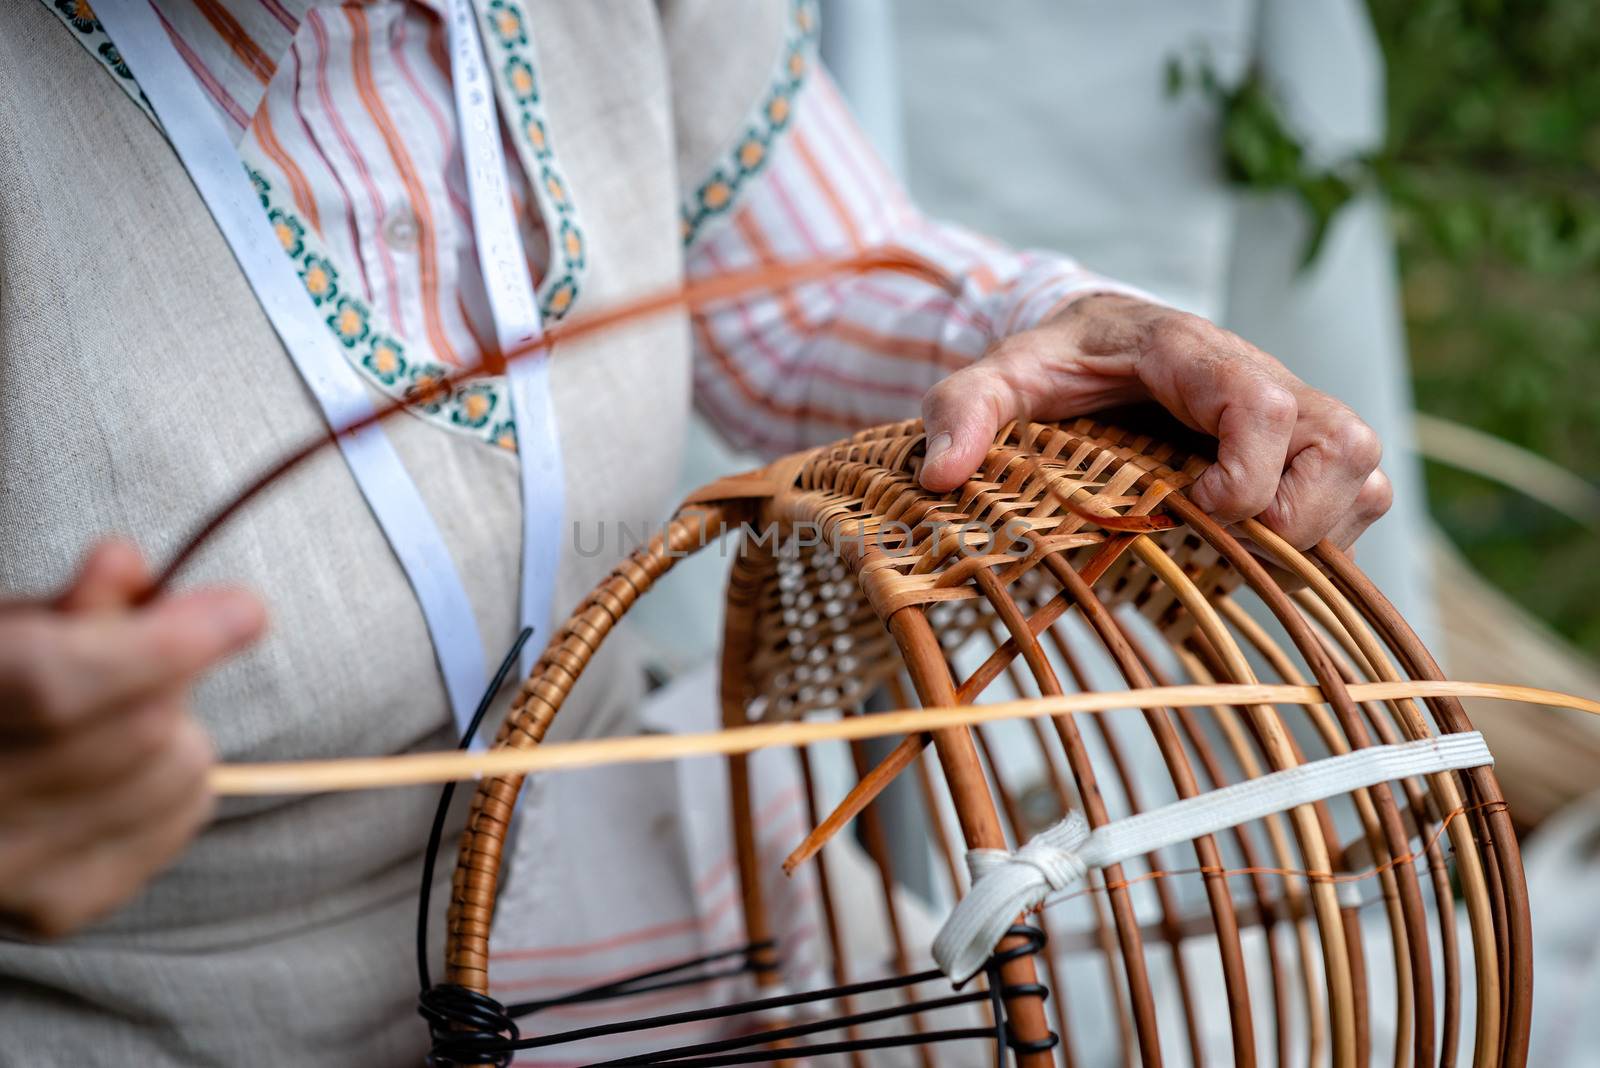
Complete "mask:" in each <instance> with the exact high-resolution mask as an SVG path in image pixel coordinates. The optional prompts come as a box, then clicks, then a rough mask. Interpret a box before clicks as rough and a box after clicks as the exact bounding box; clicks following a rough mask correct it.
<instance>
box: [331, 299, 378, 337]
mask: <svg viewBox="0 0 1600 1068" xmlns="http://www.w3.org/2000/svg"><path fill="white" fill-rule="evenodd" d="M371 318H372V312H371V311H370V310H369V309H368V308H367V306H366V305H365V304H363V303H362V302H361V301H359V300H356V299H355V298H354V297H340V298H339V303H338V304H336V305H334V309H333V314H332V315H330V316H328V325H329V326H330V327H332V328H333V336H334V337H336V338H338V339H339V340H340V342H342V343H343V344H344V347H345V348H347V349H353V348H355V347H356V344H357V343H358V342H360V341H363V340H365V339H366V336H367V332H368V330H369V329H370V327H369V325H368V321H369V320H370V319H371Z"/></svg>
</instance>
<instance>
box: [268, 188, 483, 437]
mask: <svg viewBox="0 0 1600 1068" xmlns="http://www.w3.org/2000/svg"><path fill="white" fill-rule="evenodd" d="M245 170H246V172H247V173H248V174H249V175H250V181H251V184H252V185H254V186H255V188H256V192H257V193H258V194H260V196H261V203H262V206H263V207H264V208H265V209H266V212H267V219H268V221H269V222H270V223H271V224H272V229H273V232H274V233H276V234H277V236H278V241H279V242H280V243H281V244H282V245H283V250H284V252H285V253H286V254H287V255H288V256H289V257H290V258H291V259H292V260H294V263H295V267H296V269H297V270H298V272H299V274H300V281H301V282H302V283H304V285H305V287H306V292H307V293H308V294H309V295H310V297H311V300H312V302H313V303H315V304H316V305H317V306H318V307H319V308H322V309H324V310H325V311H326V312H327V315H326V321H327V324H328V329H329V330H330V331H332V332H333V336H334V337H335V338H337V339H338V340H339V342H340V343H341V344H342V345H343V346H344V348H345V350H346V351H347V352H348V353H349V354H350V363H351V365H352V366H353V367H355V368H356V370H357V371H359V372H360V373H361V374H362V376H363V377H364V378H366V379H367V381H369V382H371V383H372V384H373V385H374V386H376V387H378V389H380V390H381V391H382V392H384V393H385V394H387V395H388V396H390V397H393V398H395V399H396V400H409V401H412V407H411V411H412V412H413V413H414V414H416V415H418V416H420V417H421V418H423V419H426V420H427V421H428V422H430V423H433V424H434V425H435V426H440V427H445V428H448V429H450V430H454V431H458V432H462V433H470V434H472V436H474V437H476V438H478V439H479V440H480V441H484V442H486V443H489V444H493V445H497V446H502V447H503V446H504V445H505V441H506V440H507V434H508V429H509V426H510V420H509V419H508V418H506V416H507V414H508V412H509V401H508V400H507V399H506V394H505V379H504V378H498V377H497V378H483V379H477V380H475V381H473V382H470V383H467V384H466V385H462V386H458V387H456V388H454V389H453V390H451V391H450V392H449V393H441V391H440V390H439V389H438V386H439V384H440V383H441V382H442V381H443V380H444V379H445V377H446V376H447V375H448V374H449V373H450V369H449V368H447V367H445V366H444V365H443V364H439V363H435V362H432V361H417V360H413V359H412V358H411V356H410V354H409V353H408V351H407V349H406V344H405V342H404V341H401V340H400V339H399V338H398V337H396V336H394V335H393V334H391V333H389V332H388V331H386V330H385V329H384V328H383V327H382V325H381V324H380V322H379V318H378V315H377V313H376V312H374V311H373V310H372V309H371V308H370V307H368V306H367V304H366V302H364V301H362V300H360V299H359V298H357V297H355V296H353V295H351V294H348V293H342V292H340V286H339V271H338V269H337V268H335V267H334V266H333V264H332V263H331V262H330V261H329V259H328V256H327V254H326V253H325V252H324V251H323V250H322V249H320V248H319V247H317V235H316V232H315V231H314V230H311V229H310V228H308V227H307V226H306V225H305V223H303V222H301V221H300V219H299V218H298V217H297V216H296V215H295V214H294V213H293V212H292V211H290V210H289V209H288V208H285V207H282V206H281V205H278V204H276V203H275V202H274V200H273V190H272V183H271V182H269V181H268V180H267V179H266V178H265V177H264V176H262V175H261V174H260V173H259V172H257V171H255V170H253V169H251V168H249V167H246V168H245ZM509 440H511V441H512V442H513V444H512V446H511V447H512V448H515V435H514V434H512V435H511V437H510V439H509Z"/></svg>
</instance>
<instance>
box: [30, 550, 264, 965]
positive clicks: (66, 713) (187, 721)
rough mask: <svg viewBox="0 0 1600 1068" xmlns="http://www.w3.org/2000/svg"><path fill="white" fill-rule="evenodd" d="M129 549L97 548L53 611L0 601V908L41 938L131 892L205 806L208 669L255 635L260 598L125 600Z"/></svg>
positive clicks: (133, 555) (130, 578) (131, 571)
mask: <svg viewBox="0 0 1600 1068" xmlns="http://www.w3.org/2000/svg"><path fill="white" fill-rule="evenodd" d="M149 581H150V576H149V574H148V573H147V571H146V569H145V566H144V563H143V561H142V560H141V559H140V557H139V554H138V552H137V551H136V550H135V549H133V548H132V547H131V546H130V545H128V544H126V543H124V542H115V541H113V542H106V543H104V544H102V545H100V546H99V547H98V548H96V549H95V550H94V552H92V553H91V554H90V556H89V558H88V560H87V561H86V562H85V563H84V566H83V569H82V571H81V572H80V573H79V575H78V577H77V578H76V579H75V580H74V581H73V584H72V586H71V588H70V589H68V590H67V592H66V593H65V594H63V595H62V597H61V598H60V599H59V600H58V601H57V602H56V603H55V604H53V605H39V604H29V605H17V604H13V605H0V915H4V916H5V917H7V918H8V919H10V920H12V921H14V922H16V923H18V924H20V925H21V926H22V927H23V928H24V929H25V930H28V931H31V932H34V933H37V934H40V935H44V936H47V937H52V936H59V935H63V934H66V933H68V932H70V931H72V930H74V929H76V928H78V927H81V926H83V925H84V924H86V923H88V922H89V921H91V920H93V919H95V918H97V917H99V916H100V915H102V914H103V913H105V912H107V911H108V910H110V909H111V908H113V907H115V906H116V905H119V904H121V903H122V902H123V901H125V900H126V899H128V898H129V897H131V896H132V895H133V894H134V893H135V892H136V891H137V890H138V889H139V888H140V887H141V886H143V885H144V883H145V882H146V880H148V879H149V878H150V877H151V876H152V875H154V874H155V873H156V872H158V871H159V870H160V869H161V868H163V867H165V866H166V864H167V863H168V862H169V861H171V860H172V858H173V857H174V856H176V855H177V854H178V852H179V851H180V850H181V849H182V848H183V846H184V845H185V844H187V843H188V841H189V840H190V838H192V837H193V836H194V834H195V833H196V832H197V831H198V830H199V829H200V827H201V826H202V824H203V823H204V822H205V820H206V819H207V817H208V815H209V813H210V811H211V795H210V792H209V790H208V788H207V785H206V773H207V771H208V769H209V768H210V767H211V764H212V761H213V756H212V750H211V743H210V740H209V739H208V738H207V736H206V734H205V731H204V730H202V729H201V727H200V724H199V723H198V722H197V721H196V720H195V719H194V717H193V716H192V715H191V714H190V712H189V689H190V686H191V684H192V683H193V682H194V679H195V677H196V676H197V675H199V674H200V673H201V672H203V671H205V670H206V669H207V668H209V667H211V666H213V665H215V664H216V663H217V662H218V661H220V660H222V659H223V658H225V657H227V656H229V655H231V654H232V653H234V652H236V651H238V650H239V649H241V648H243V647H244V646H245V645H248V644H249V643H250V642H251V641H253V640H254V639H255V638H256V637H257V636H258V635H259V634H260V633H261V631H262V629H263V626H264V621H265V616H264V614H263V611H262V608H261V605H260V604H259V603H258V602H257V601H256V600H255V598H254V597H252V596H250V595H248V594H245V593H239V592H234V591H227V590H208V591H199V592H194V593H185V594H180V595H176V596H167V597H162V598H160V599H159V600H157V601H155V602H154V603H152V604H150V605H148V606H145V607H140V608H134V607H131V602H132V601H133V599H134V598H135V597H136V596H137V595H138V593H139V592H140V591H141V590H143V589H144V588H145V586H146V584H148V583H149Z"/></svg>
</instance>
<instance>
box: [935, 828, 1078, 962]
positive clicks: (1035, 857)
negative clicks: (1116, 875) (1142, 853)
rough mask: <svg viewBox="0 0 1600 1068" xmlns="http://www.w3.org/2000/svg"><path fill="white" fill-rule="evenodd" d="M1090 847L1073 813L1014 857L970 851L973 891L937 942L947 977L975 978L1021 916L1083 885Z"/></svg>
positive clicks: (1001, 852)
mask: <svg viewBox="0 0 1600 1068" xmlns="http://www.w3.org/2000/svg"><path fill="white" fill-rule="evenodd" d="M1088 841H1089V825H1088V823H1086V822H1085V821H1084V818H1083V814H1082V813H1079V812H1071V813H1069V814H1068V815H1067V818H1066V819H1064V820H1062V821H1061V822H1060V823H1057V824H1056V825H1054V826H1053V827H1050V828H1048V829H1047V830H1044V831H1041V832H1039V834H1037V835H1035V836H1034V837H1033V838H1032V839H1030V840H1029V842H1028V844H1027V845H1025V846H1023V847H1022V848H1021V849H1019V850H1017V851H1016V852H1015V853H1011V852H1007V851H1006V850H1004V849H972V850H969V851H968V852H967V870H968V871H970V872H971V873H972V891H971V892H970V893H968V894H967V896H966V897H964V898H962V899H961V901H960V903H959V904H957V905H956V908H955V911H954V912H952V913H951V914H950V919H949V920H948V921H947V922H946V923H945V925H944V927H943V928H941V929H940V931H939V935H938V937H937V938H935V939H934V941H933V959H934V960H935V961H937V962H938V963H939V967H940V968H941V969H943V970H944V973H945V974H946V975H948V976H950V978H952V979H955V980H956V981H958V982H959V981H961V980H964V979H966V978H968V977H969V976H971V975H974V974H976V973H977V971H978V970H979V969H980V968H982V967H983V962H984V961H986V960H988V958H989V954H990V953H993V952H994V948H995V946H997V945H999V944H1000V939H1001V938H1003V937H1004V936H1005V932H1006V929H1007V928H1009V927H1010V926H1011V924H1012V923H1013V922H1015V921H1016V918H1017V916H1018V914H1020V913H1023V912H1027V911H1028V910H1030V909H1033V908H1037V907H1038V906H1039V905H1041V904H1043V903H1044V900H1045V898H1047V897H1049V896H1050V895H1051V894H1053V893H1057V892H1059V891H1062V890H1065V889H1067V888H1068V887H1069V886H1072V885H1073V884H1075V883H1077V882H1079V881H1080V880H1082V879H1083V877H1084V875H1085V874H1086V873H1087V872H1088V871H1089V862H1088V861H1086V860H1085V859H1084V858H1083V856H1082V854H1081V852H1080V851H1081V850H1082V849H1083V847H1084V846H1085V845H1086V844H1087V843H1088Z"/></svg>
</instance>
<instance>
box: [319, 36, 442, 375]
mask: <svg viewBox="0 0 1600 1068" xmlns="http://www.w3.org/2000/svg"><path fill="white" fill-rule="evenodd" d="M344 11H345V14H346V15H347V16H348V17H349V19H350V28H351V30H353V31H354V37H353V39H352V42H351V54H352V58H353V59H354V60H355V76H356V90H357V92H359V93H360V95H361V102H362V103H363V104H365V105H366V108H367V113H368V114H369V115H370V116H371V117H372V121H373V124H374V125H375V126H377V127H378V132H379V133H380V134H382V135H383V142H384V144H385V145H387V146H388V148H389V155H390V157H391V158H392V159H393V161H394V166H395V170H396V171H397V172H398V173H399V175H400V182H401V184H402V185H404V186H405V187H406V198H407V199H408V200H409V201H410V203H411V211H412V214H414V215H415V216H416V218H417V235H418V237H417V245H418V252H417V265H418V267H419V268H420V271H421V275H422V321H423V326H424V328H425V329H426V331H427V334H428V341H429V343H430V344H431V345H432V346H433V351H434V352H435V353H437V354H438V355H439V357H440V358H441V359H443V360H445V361H447V362H449V363H452V364H455V365H456V366H458V367H459V366H460V365H461V357H460V356H458V355H457V354H456V351H455V348H454V347H453V346H452V345H451V344H450V339H449V338H448V337H446V336H445V332H444V323H443V322H442V321H441V319H440V317H439V261H438V254H439V250H438V247H437V245H436V244H435V241H434V228H433V213H432V212H431V211H429V210H428V197H427V194H426V193H425V192H424V191H423V188H422V181H421V179H420V178H418V177H417V169H416V166H415V165H414V164H413V163H412V162H411V155H410V153H408V152H407V151H406V146H405V142H404V141H402V140H401V138H400V131H399V130H397V129H395V125H394V120H393V119H391V118H390V117H389V111H388V109H387V108H385V107H384V106H383V99H382V97H380V96H379V95H378V85H377V83H376V82H375V81H374V80H373V77H372V53H371V41H372V35H371V33H370V32H369V29H368V26H367V14H366V12H365V11H363V10H361V8H359V7H347V8H345V9H344Z"/></svg>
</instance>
